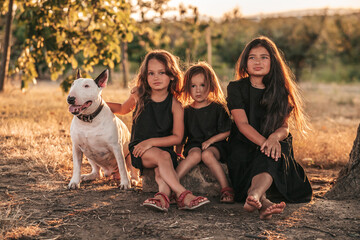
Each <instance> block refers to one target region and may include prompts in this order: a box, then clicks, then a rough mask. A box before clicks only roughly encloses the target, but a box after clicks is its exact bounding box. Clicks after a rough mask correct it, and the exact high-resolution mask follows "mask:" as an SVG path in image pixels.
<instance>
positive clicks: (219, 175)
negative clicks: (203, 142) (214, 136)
mask: <svg viewBox="0 0 360 240" xmlns="http://www.w3.org/2000/svg"><path fill="white" fill-rule="evenodd" d="M201 159H202V161H203V162H204V164H205V165H206V166H207V167H208V168H209V169H210V171H211V173H212V174H213V175H214V176H215V178H216V180H218V182H219V184H220V186H221V188H225V187H229V182H228V180H227V178H226V175H225V172H224V170H223V168H222V166H221V164H220V162H219V159H220V152H219V150H218V149H217V148H215V147H210V148H208V149H206V150H205V151H203V152H202V154H201Z"/></svg>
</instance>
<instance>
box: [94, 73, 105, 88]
mask: <svg viewBox="0 0 360 240" xmlns="http://www.w3.org/2000/svg"><path fill="white" fill-rule="evenodd" d="M108 78H109V70H108V69H105V70H104V71H103V72H102V73H100V75H99V76H98V77H97V78H96V79H95V80H94V81H95V83H96V85H98V87H101V88H104V87H106V84H107V81H108Z"/></svg>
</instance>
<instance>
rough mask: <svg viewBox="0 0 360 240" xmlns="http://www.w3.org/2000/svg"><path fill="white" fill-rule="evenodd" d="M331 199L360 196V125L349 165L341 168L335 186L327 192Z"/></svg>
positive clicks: (357, 197)
mask: <svg viewBox="0 0 360 240" xmlns="http://www.w3.org/2000/svg"><path fill="white" fill-rule="evenodd" d="M326 197H327V198H329V199H350V198H356V199H359V197H360V125H359V127H358V130H357V135H356V139H355V141H354V145H353V148H352V150H351V152H350V159H349V162H348V163H347V165H346V166H345V167H344V168H343V169H341V171H340V173H339V177H338V179H337V181H336V183H335V186H334V187H333V188H332V189H330V191H329V192H328V193H327V194H326Z"/></svg>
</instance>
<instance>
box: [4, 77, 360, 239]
mask: <svg viewBox="0 0 360 240" xmlns="http://www.w3.org/2000/svg"><path fill="white" fill-rule="evenodd" d="M225 85H226V84H225ZM119 86H120V84H119V83H115V84H113V85H109V86H108V87H107V88H105V89H104V91H103V98H104V99H105V101H115V102H123V101H124V100H125V99H126V98H127V97H128V94H129V90H128V89H122V88H121V87H119ZM301 87H302V89H303V94H304V96H305V99H306V112H307V113H308V115H309V117H310V123H311V125H312V130H310V131H309V132H308V135H307V137H306V138H302V137H301V136H300V134H299V133H297V132H296V131H292V134H293V135H294V150H295V157H296V159H297V160H298V161H299V162H300V163H301V164H302V165H303V166H304V167H305V169H306V171H311V172H313V173H314V171H315V172H316V171H319V169H333V170H339V169H340V168H341V167H342V166H344V165H345V164H346V162H347V161H348V157H349V153H350V150H351V148H352V145H353V141H354V139H355V135H356V129H357V127H358V124H359V122H360V108H359V105H360V85H359V84H357V85H335V84H332V85H330V84H326V85H325V84H310V83H305V84H301ZM66 97H67V95H66V94H65V93H63V92H62V90H61V89H60V88H59V84H58V83H51V82H50V83H49V82H40V83H39V84H38V85H37V86H35V87H32V88H30V89H29V90H28V91H27V92H26V93H21V91H20V90H18V89H12V90H10V91H8V92H7V93H4V94H0V162H1V163H3V168H4V167H5V168H6V166H7V165H9V167H8V168H11V167H12V166H13V165H11V164H14V163H17V165H16V166H19V163H21V164H26V167H27V168H26V169H34V171H30V172H28V173H27V175H28V176H29V179H28V181H35V180H34V179H36V182H37V185H38V187H39V188H41V189H44V190H45V191H56V189H57V188H58V187H59V182H61V185H63V182H64V181H65V182H68V181H69V180H70V177H71V174H72V150H71V138H70V133H69V132H70V130H69V129H70V123H71V119H72V115H71V114H70V113H69V112H68V109H67V108H68V107H67V103H66ZM119 117H120V118H121V119H122V120H123V121H124V122H125V124H126V125H127V126H128V127H129V128H130V127H131V114H128V115H125V116H119ZM83 162H84V165H85V167H84V168H83V171H84V172H85V171H87V172H89V171H90V167H89V164H88V163H87V161H83ZM20 166H21V165H20ZM20 168H21V167H20ZM17 171H21V169H17ZM27 171H28V170H27ZM2 177H6V176H2ZM24 186H26V183H25V185H24ZM0 187H1V186H0ZM63 187H64V188H66V186H65V185H64V186H63ZM5 194H8V195H9V194H10V193H7V192H6V190H5ZM9 196H10V197H11V194H10V195H9ZM14 206H16V204H15V203H14ZM0 207H1V208H2V209H3V210H4V211H1V213H0V222H1V223H4V224H5V225H4V226H7V227H6V228H9V227H10V226H13V227H12V229H13V230H12V232H10V233H8V234H10V235H9V236H12V237H14V238H15V237H16V236H17V234H18V233H19V234H20V233H21V234H20V236H21V235H24V234H25V233H26V234H25V235H26V236H31V235H32V234H33V235H34V236H36V235H37V234H39V231H40V230H39V229H38V227H37V225H36V224H34V225H31V226H28V227H27V228H26V229H23V228H21V227H20V228H19V227H18V228H17V227H16V226H17V225H16V223H17V222H18V221H19V219H22V218H23V217H26V216H23V215H22V213H21V210H20V209H18V210H17V208H14V207H12V206H10V205H2V204H0ZM3 230H4V229H2V228H0V236H1V234H3V232H2V231H3Z"/></svg>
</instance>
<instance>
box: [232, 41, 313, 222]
mask: <svg viewBox="0 0 360 240" xmlns="http://www.w3.org/2000/svg"><path fill="white" fill-rule="evenodd" d="M235 70H236V77H237V79H239V80H237V81H234V82H230V83H229V85H228V88H227V91H228V98H227V101H228V107H229V110H230V112H231V114H232V116H233V119H234V124H233V126H232V128H231V134H230V139H229V142H230V149H231V154H230V158H229V161H228V168H229V173H230V179H231V181H232V183H233V187H234V190H235V200H237V201H243V200H245V199H246V200H245V204H244V209H245V210H246V211H249V212H252V211H254V210H256V209H258V210H259V213H260V219H270V218H271V217H272V215H273V214H279V213H281V212H282V211H283V210H284V208H285V203H284V202H281V203H279V204H274V203H272V202H271V201H270V200H269V199H268V198H267V196H266V193H269V192H270V193H278V194H280V196H281V197H282V198H285V199H286V200H287V201H289V202H306V201H310V200H311V195H312V189H311V185H310V183H309V180H308V179H307V177H306V175H305V172H304V170H303V168H302V167H301V166H300V165H299V164H298V163H297V162H296V161H295V159H294V155H293V148H292V136H291V134H290V133H289V126H288V122H289V121H290V120H293V122H294V123H295V126H296V127H297V129H298V130H300V131H301V132H302V133H303V132H304V130H306V129H307V123H306V118H305V116H304V113H303V108H302V101H301V98H300V95H299V90H298V88H297V86H296V84H295V82H294V79H293V75H292V73H291V71H290V69H289V68H288V66H287V65H286V64H285V61H284V59H283V58H282V56H281V54H280V52H279V50H278V49H277V47H276V45H275V44H274V42H272V41H271V40H270V39H269V38H267V37H258V38H255V39H254V40H252V41H251V42H250V43H248V44H247V45H246V47H245V49H244V50H243V52H242V53H241V55H240V57H239V60H238V62H237V65H236V69H235ZM268 190H269V191H268Z"/></svg>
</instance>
